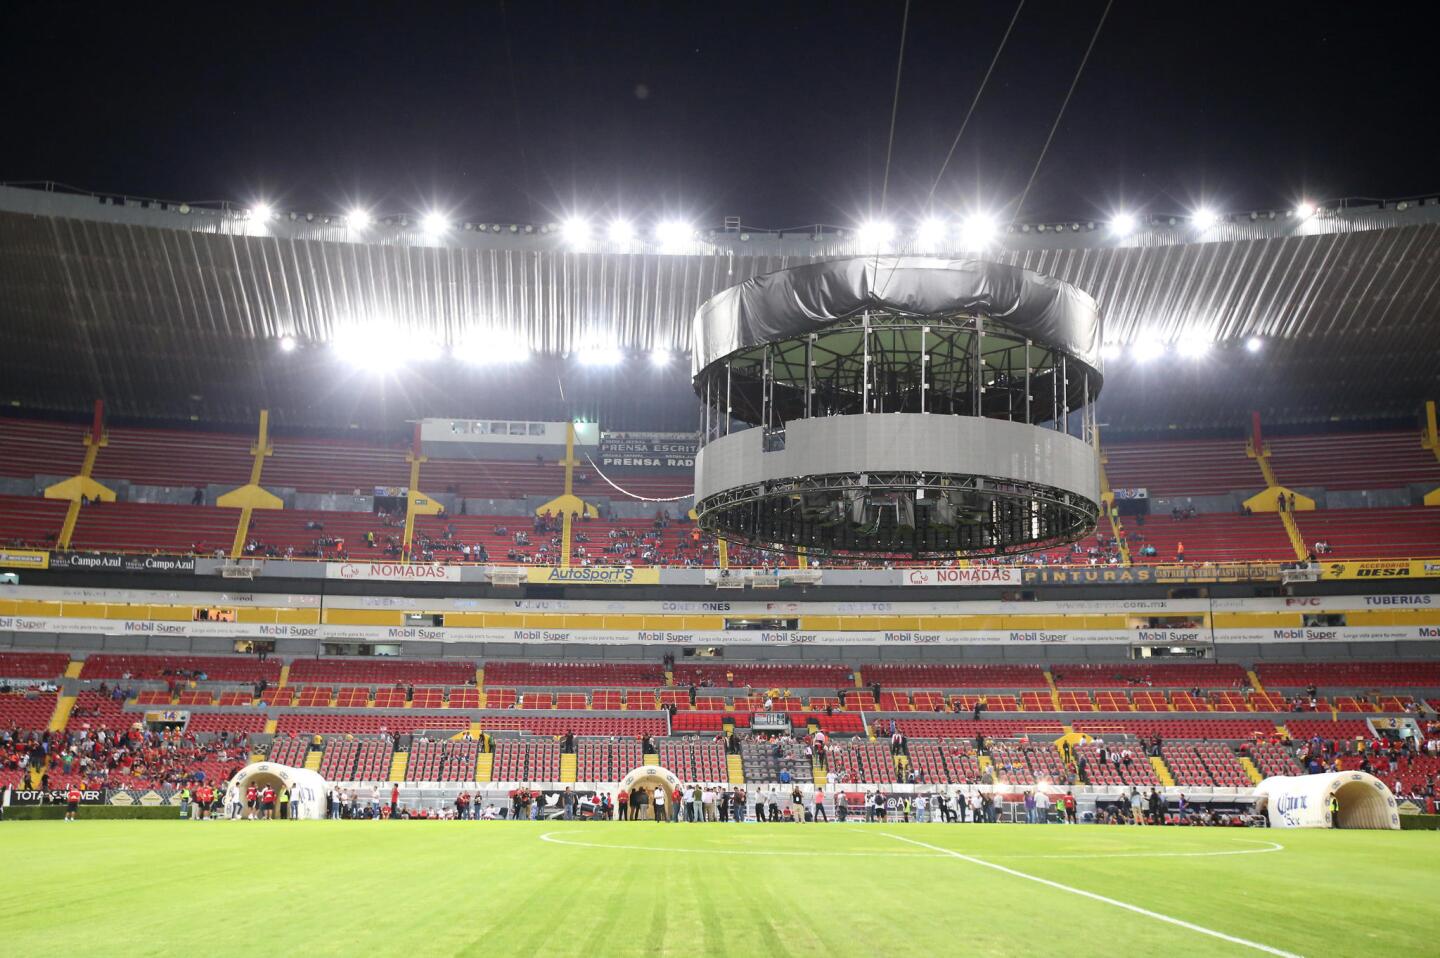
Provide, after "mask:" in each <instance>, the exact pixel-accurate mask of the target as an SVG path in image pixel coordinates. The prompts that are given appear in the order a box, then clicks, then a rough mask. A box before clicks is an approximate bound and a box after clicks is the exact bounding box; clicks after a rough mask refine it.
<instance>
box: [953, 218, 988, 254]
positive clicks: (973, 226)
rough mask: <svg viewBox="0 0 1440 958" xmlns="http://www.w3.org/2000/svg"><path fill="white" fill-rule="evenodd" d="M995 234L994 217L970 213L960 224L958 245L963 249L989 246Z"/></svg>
mask: <svg viewBox="0 0 1440 958" xmlns="http://www.w3.org/2000/svg"><path fill="white" fill-rule="evenodd" d="M995 232H996V227H995V217H993V216H991V215H990V214H989V213H972V214H970V215H969V216H967V217H965V221H964V222H963V223H961V224H960V245H961V246H962V247H964V248H965V249H980V248H982V247H985V246H988V245H990V242H991V241H992V240H993V239H994V238H995Z"/></svg>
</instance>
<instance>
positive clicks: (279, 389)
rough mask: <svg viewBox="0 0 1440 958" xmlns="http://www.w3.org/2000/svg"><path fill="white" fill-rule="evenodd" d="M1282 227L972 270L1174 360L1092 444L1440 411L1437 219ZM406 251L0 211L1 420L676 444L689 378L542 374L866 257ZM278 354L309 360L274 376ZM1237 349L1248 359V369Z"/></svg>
mask: <svg viewBox="0 0 1440 958" xmlns="http://www.w3.org/2000/svg"><path fill="white" fill-rule="evenodd" d="M1272 216H1273V215H1266V214H1257V215H1254V216H1253V217H1252V216H1238V217H1230V218H1225V219H1222V220H1221V221H1220V222H1218V223H1216V224H1214V225H1212V226H1209V227H1206V228H1204V229H1201V228H1198V227H1197V225H1196V224H1195V223H1193V222H1187V221H1186V220H1184V219H1182V218H1170V217H1163V218H1158V219H1157V218H1151V219H1150V220H1149V221H1148V222H1147V223H1146V225H1144V226H1143V227H1142V228H1140V229H1138V230H1136V231H1135V232H1133V233H1130V234H1128V235H1125V236H1119V235H1117V234H1116V233H1114V232H1113V231H1110V230H1106V229H1104V228H1103V227H1101V228H1098V229H1097V228H1095V226H1094V224H1088V223H1060V224H1048V226H1047V228H1046V229H1045V230H1043V231H1041V230H1040V229H1038V228H1033V227H1032V228H1029V229H1026V230H1025V231H1024V232H1020V231H1016V232H1011V233H1005V234H1002V235H1001V236H1000V237H999V239H998V241H997V242H996V243H995V244H994V245H993V246H992V247H991V248H989V249H986V250H984V251H983V252H982V255H983V256H984V257H985V258H988V259H993V260H996V261H999V262H1005V263H1011V264H1014V265H1018V266H1024V267H1026V268H1028V269H1031V270H1034V271H1036V272H1039V273H1041V274H1044V275H1049V276H1054V277H1056V278H1059V279H1063V280H1066V281H1068V282H1070V283H1073V284H1075V285H1076V286H1078V287H1080V288H1081V289H1083V290H1085V291H1087V292H1088V293H1090V294H1091V295H1092V296H1093V297H1094V298H1095V299H1096V301H1097V302H1098V303H1099V304H1100V308H1101V311H1102V313H1103V315H1104V323H1105V332H1104V339H1105V341H1106V342H1107V343H1111V344H1130V345H1132V346H1133V345H1134V344H1142V343H1146V342H1156V343H1171V344H1178V345H1179V346H1180V347H1181V348H1182V349H1183V350H1184V351H1185V352H1186V353H1187V355H1181V354H1180V353H1179V352H1176V351H1172V352H1171V353H1169V354H1166V355H1164V356H1162V357H1161V358H1158V359H1155V360H1152V361H1150V362H1143V361H1141V360H1140V359H1138V358H1135V357H1136V354H1137V353H1138V352H1140V351H1139V350H1134V349H1131V350H1127V351H1126V353H1125V354H1124V355H1123V356H1122V358H1120V359H1119V360H1114V361H1111V362H1109V363H1107V369H1106V379H1107V385H1106V394H1105V396H1104V398H1103V399H1102V400H1101V406H1102V408H1101V418H1102V420H1103V421H1105V422H1107V423H1108V424H1109V426H1110V428H1111V429H1112V430H1114V429H1121V430H1126V431H1142V430H1149V429H1159V428H1167V427H1171V426H1176V427H1181V428H1206V427H1212V426H1217V425H1227V426H1228V425H1235V424H1237V423H1239V422H1240V421H1242V420H1243V418H1244V416H1245V414H1246V413H1248V412H1249V411H1250V410H1252V409H1254V410H1259V411H1261V412H1262V413H1264V414H1265V415H1267V417H1268V418H1269V419H1270V420H1271V421H1273V422H1307V421H1323V420H1329V419H1335V418H1340V419H1349V418H1356V419H1360V418H1376V417H1404V416H1409V415H1411V414H1413V413H1414V412H1415V411H1416V410H1417V408H1418V407H1419V405H1420V403H1421V402H1422V401H1423V400H1425V399H1428V398H1435V393H1436V389H1435V387H1436V375H1435V370H1436V343H1437V342H1440V313H1437V308H1440V204H1437V203H1436V202H1435V201H1433V200H1429V201H1423V202H1412V203H1401V204H1395V203H1389V204H1380V203H1368V204H1346V205H1344V206H1340V207H1336V208H1333V209H1326V210H1322V211H1320V212H1319V213H1318V214H1317V215H1314V216H1309V217H1297V216H1285V215H1280V216H1273V218H1272ZM418 225H419V224H418V223H415V224H412V223H410V222H408V221H403V220H400V219H396V218H392V219H389V220H380V221H377V222H375V223H373V224H371V225H369V226H367V227H365V228H363V229H356V228H353V227H352V226H350V225H347V224H346V223H345V221H344V219H343V217H339V216H336V217H312V218H310V219H307V218H306V217H304V216H296V217H294V218H293V219H292V218H289V217H284V216H279V217H275V218H273V219H270V220H268V221H265V222H259V221H257V220H256V219H255V218H253V217H248V216H247V215H246V214H245V213H244V212H243V211H238V210H230V209H224V208H219V209H212V208H203V207H195V206H188V205H181V204H160V203H153V202H142V201H138V200H127V199H123V198H112V197H96V196H91V195H77V194H68V193H62V192H54V191H45V190H31V189H16V188H11V187H4V188H0V331H3V334H4V336H5V343H6V348H5V350H4V358H3V360H0V372H3V377H0V381H3V385H0V400H3V401H7V402H10V403H12V404H19V405H21V406H25V407H40V408H53V409H67V410H80V409H83V408H85V407H86V405H87V404H88V401H89V400H90V399H91V398H95V397H104V398H106V399H107V400H108V401H109V402H110V403H111V408H112V410H114V411H115V412H117V413H119V414H122V415H132V416H148V417H159V418H198V419H201V420H205V421H236V422H242V421H249V420H251V419H253V416H254V412H255V410H257V409H259V408H261V407H268V408H270V409H272V410H273V411H274V414H275V416H276V419H277V421H279V422H281V423H291V424H295V425H308V426H347V425H351V424H355V423H358V424H361V425H365V426H376V427H388V428H394V427H395V426H396V424H397V423H399V422H400V421H402V420H404V419H406V418H414V417H416V416H422V415H434V416H447V415H456V416H471V417H473V416H496V417H502V416H504V417H515V418H541V417H544V418H555V417H558V416H564V415H581V414H583V415H589V416H595V417H598V418H599V419H600V420H601V422H602V424H605V425H612V426H616V427H622V428H645V427H647V426H649V427H652V428H693V425H694V422H695V413H694V410H695V408H696V406H695V403H694V399H693V396H692V395H691V393H690V390H689V386H688V382H687V381H686V377H685V375H684V372H683V370H681V369H678V368H674V369H671V370H668V371H660V370H654V369H653V368H647V370H646V372H645V374H644V375H643V376H636V375H632V374H630V373H628V372H627V371H626V370H625V369H624V368H623V367H621V368H617V369H612V370H609V371H597V370H589V371H584V372H581V371H577V370H575V368H574V367H575V364H574V363H570V362H567V361H566V360H564V359H562V358H559V357H562V356H563V355H564V354H575V353H579V352H581V351H583V350H585V349H587V348H594V347H597V346H603V347H607V348H609V347H619V348H621V349H623V350H626V351H629V352H640V351H649V350H656V349H660V350H669V351H673V352H676V353H687V352H688V351H689V348H690V335H691V327H692V320H693V318H694V314H695V311H696V309H697V308H698V307H699V305H700V304H701V303H703V302H704V301H705V300H706V299H708V298H709V297H710V296H712V295H713V294H715V293H716V292H718V291H720V290H721V289H724V288H726V287H729V286H731V285H734V284H736V283H739V282H741V281H743V280H746V279H749V278H751V277H753V276H756V275H759V274H762V273H766V272H769V271H772V270H775V269H780V268H784V267H789V266H795V265H800V264H804V263H810V262H815V261H818V260H822V259H829V258H837V257H842V256H852V255H855V254H856V253H857V252H862V253H863V252H867V251H865V250H861V249H857V242H858V241H857V238H856V237H855V236H850V235H846V234H844V233H838V232H834V231H818V230H817V231H806V232H804V233H800V234H789V233H786V234H776V233H748V232H744V231H742V230H740V229H733V230H729V231H712V232H711V233H708V234H696V235H694V236H691V237H687V238H686V239H685V240H684V242H683V243H682V244H681V248H674V247H672V248H671V249H660V248H657V247H656V246H655V245H654V244H652V243H648V242H646V241H644V240H626V241H625V242H624V243H623V244H622V245H620V246H618V247H617V246H615V245H612V244H610V243H607V242H605V241H603V240H602V241H596V242H592V243H590V244H589V245H587V246H585V247H582V248H579V249H576V248H572V247H571V246H570V245H568V243H567V239H566V237H565V235H564V233H563V231H559V230H550V229H548V228H541V229H533V231H530V232H527V231H526V228H525V227H522V226H519V225H515V226H514V227H513V228H512V227H511V226H509V225H502V224H481V225H480V227H479V228H475V225H474V224H470V225H469V228H463V229H462V228H455V229H452V230H450V231H449V232H448V233H446V234H445V235H443V236H440V237H437V236H435V235H433V233H426V232H424V231H422V230H419V229H418V228H416V227H417V226H418ZM899 242H900V243H904V242H905V241H903V240H901V241H899ZM897 251H900V252H903V251H905V250H903V249H902V250H897ZM967 255H973V254H967ZM347 334H350V335H361V336H368V337H370V338H371V340H372V342H373V345H374V346H375V348H374V349H373V350H372V352H373V353H376V354H378V356H379V357H380V358H382V359H383V357H384V356H385V355H387V354H388V355H391V356H399V355H402V354H404V355H410V356H412V357H416V363H415V364H414V365H413V366H412V367H411V368H409V369H407V370H405V371H402V372H396V371H395V369H394V368H393V366H392V368H391V369H390V370H389V372H388V373H387V372H385V371H381V370H377V369H371V370H368V371H366V372H365V373H364V374H363V375H357V374H356V371H355V370H353V369H345V368H344V367H343V365H342V364H338V363H336V362H335V361H334V359H333V356H332V354H333V353H334V352H335V351H334V350H331V349H328V348H323V347H324V346H325V345H326V344H328V343H331V342H333V341H335V340H336V339H337V338H343V337H344V336H345V335H347ZM282 337H293V338H294V339H295V340H297V341H298V342H299V344H300V348H299V349H296V350H295V351H294V352H282V351H281V349H280V341H281V338H282ZM1252 337H1261V338H1262V340H1263V348H1262V349H1260V350H1259V351H1257V352H1250V351H1248V350H1246V349H1245V348H1244V344H1245V343H1246V341H1247V340H1249V339H1251V338H1252ZM417 344H419V347H423V348H417ZM429 344H433V346H431V345H429ZM496 344H505V345H514V344H520V345H522V346H523V347H526V348H528V349H530V350H533V351H534V352H536V353H539V354H545V355H548V356H551V357H555V358H551V359H543V360H541V361H539V362H532V363H531V364H528V365H527V366H526V367H521V368H519V369H515V368H512V369H509V370H504V369H500V368H498V367H495V366H489V367H486V366H466V365H464V364H461V363H458V362H454V361H451V360H446V359H438V360H436V361H434V362H423V361H421V360H420V359H419V357H420V356H421V355H422V354H423V353H424V352H425V351H426V349H427V348H428V349H433V350H434V351H436V353H437V354H438V353H440V351H442V350H443V349H444V348H445V347H457V348H470V349H471V350H472V352H473V351H478V352H479V353H480V354H481V355H480V358H482V359H483V358H485V354H486V353H487V352H490V351H492V347H493V346H495V345H496ZM1207 347H1208V348H1207ZM679 365H680V364H672V366H679Z"/></svg>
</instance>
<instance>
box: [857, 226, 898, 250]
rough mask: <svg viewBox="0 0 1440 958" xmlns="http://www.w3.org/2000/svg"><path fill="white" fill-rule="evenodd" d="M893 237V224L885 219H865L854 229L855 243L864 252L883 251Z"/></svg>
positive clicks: (888, 247)
mask: <svg viewBox="0 0 1440 958" xmlns="http://www.w3.org/2000/svg"><path fill="white" fill-rule="evenodd" d="M894 239H895V224H894V223H890V222H887V221H886V220H866V221H865V222H863V223H861V224H860V226H859V227H858V228H857V229H856V230H855V245H856V246H857V247H859V248H860V249H862V250H865V251H866V252H874V251H877V250H878V251H880V252H885V251H887V250H889V249H890V245H891V243H892V242H893V241H894Z"/></svg>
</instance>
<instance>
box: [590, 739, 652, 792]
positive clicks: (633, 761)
mask: <svg viewBox="0 0 1440 958" xmlns="http://www.w3.org/2000/svg"><path fill="white" fill-rule="evenodd" d="M644 761H645V756H644V754H643V753H642V752H641V747H640V743H639V742H638V741H636V740H635V739H604V738H582V739H578V740H577V741H576V743H575V772H576V777H577V779H578V780H579V781H582V782H618V781H619V780H620V779H621V778H623V777H624V776H626V775H628V774H630V772H631V771H632V770H634V769H636V768H639V767H640V765H641V763H643V762H644ZM662 764H663V759H662ZM666 767H667V768H668V767H669V766H666ZM672 771H673V769H672ZM677 774H678V773H677Z"/></svg>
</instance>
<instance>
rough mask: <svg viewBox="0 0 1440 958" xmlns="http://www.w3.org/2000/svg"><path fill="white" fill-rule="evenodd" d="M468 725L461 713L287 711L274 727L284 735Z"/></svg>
mask: <svg viewBox="0 0 1440 958" xmlns="http://www.w3.org/2000/svg"><path fill="white" fill-rule="evenodd" d="M469 727H470V722H469V721H468V720H467V719H466V718H465V717H464V716H457V715H444V714H434V713H432V714H417V713H411V712H405V713H394V714H391V713H387V714H384V715H349V714H335V713H331V714H328V715H319V714H314V713H289V714H286V715H282V716H280V719H279V721H278V723H277V724H276V730H277V731H279V732H282V733H285V734H287V735H378V734H380V733H387V732H388V733H402V734H403V733H406V732H424V731H435V732H450V733H455V732H460V731H462V730H464V729H467V728H469Z"/></svg>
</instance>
